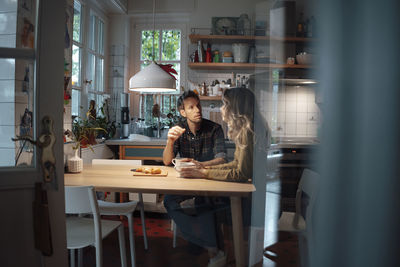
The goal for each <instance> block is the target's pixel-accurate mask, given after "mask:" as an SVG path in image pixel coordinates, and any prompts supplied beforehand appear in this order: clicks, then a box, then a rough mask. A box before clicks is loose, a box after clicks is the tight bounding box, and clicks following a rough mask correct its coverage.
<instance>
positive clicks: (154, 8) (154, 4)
mask: <svg viewBox="0 0 400 267" xmlns="http://www.w3.org/2000/svg"><path fill="white" fill-rule="evenodd" d="M155 17H156V0H153V52H152V54H151V56H152V60H153V61H154V59H155V56H154V32H155V31H156V25H155Z"/></svg>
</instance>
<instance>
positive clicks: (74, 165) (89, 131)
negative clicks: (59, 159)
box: [64, 117, 107, 172]
mask: <svg viewBox="0 0 400 267" xmlns="http://www.w3.org/2000/svg"><path fill="white" fill-rule="evenodd" d="M100 131H104V132H107V131H106V130H105V129H103V128H101V127H97V126H96V125H95V123H94V121H93V120H89V119H85V120H83V119H81V118H79V117H76V118H75V119H74V120H73V121H72V131H71V130H69V129H68V130H66V131H65V132H64V135H65V136H66V137H67V140H68V139H69V141H71V142H73V145H72V149H73V150H74V151H75V153H74V156H73V157H71V158H70V159H68V162H67V165H68V171H69V172H81V171H82V169H83V161H82V159H81V158H80V157H79V153H78V150H79V148H81V147H89V148H90V149H91V150H92V151H93V149H92V147H91V145H94V144H96V140H95V137H96V136H97V133H98V132H100Z"/></svg>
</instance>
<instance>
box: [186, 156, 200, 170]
mask: <svg viewBox="0 0 400 267" xmlns="http://www.w3.org/2000/svg"><path fill="white" fill-rule="evenodd" d="M181 161H183V162H193V163H194V165H195V167H196V168H199V169H201V168H203V169H204V168H205V166H204V165H203V164H202V163H201V162H200V161H197V160H195V159H192V158H183V159H181Z"/></svg>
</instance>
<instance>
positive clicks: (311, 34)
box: [307, 16, 316, 37]
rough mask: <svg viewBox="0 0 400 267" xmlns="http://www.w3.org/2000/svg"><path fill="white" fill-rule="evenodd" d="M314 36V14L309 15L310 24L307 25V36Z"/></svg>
mask: <svg viewBox="0 0 400 267" xmlns="http://www.w3.org/2000/svg"><path fill="white" fill-rule="evenodd" d="M315 36H316V25H315V18H314V16H311V18H310V24H309V25H308V32H307V37H315Z"/></svg>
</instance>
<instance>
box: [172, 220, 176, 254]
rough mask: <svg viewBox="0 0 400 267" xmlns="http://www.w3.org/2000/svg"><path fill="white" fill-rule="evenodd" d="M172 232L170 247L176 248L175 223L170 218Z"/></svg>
mask: <svg viewBox="0 0 400 267" xmlns="http://www.w3.org/2000/svg"><path fill="white" fill-rule="evenodd" d="M172 234H173V238H172V247H173V248H176V223H175V222H174V220H172Z"/></svg>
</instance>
